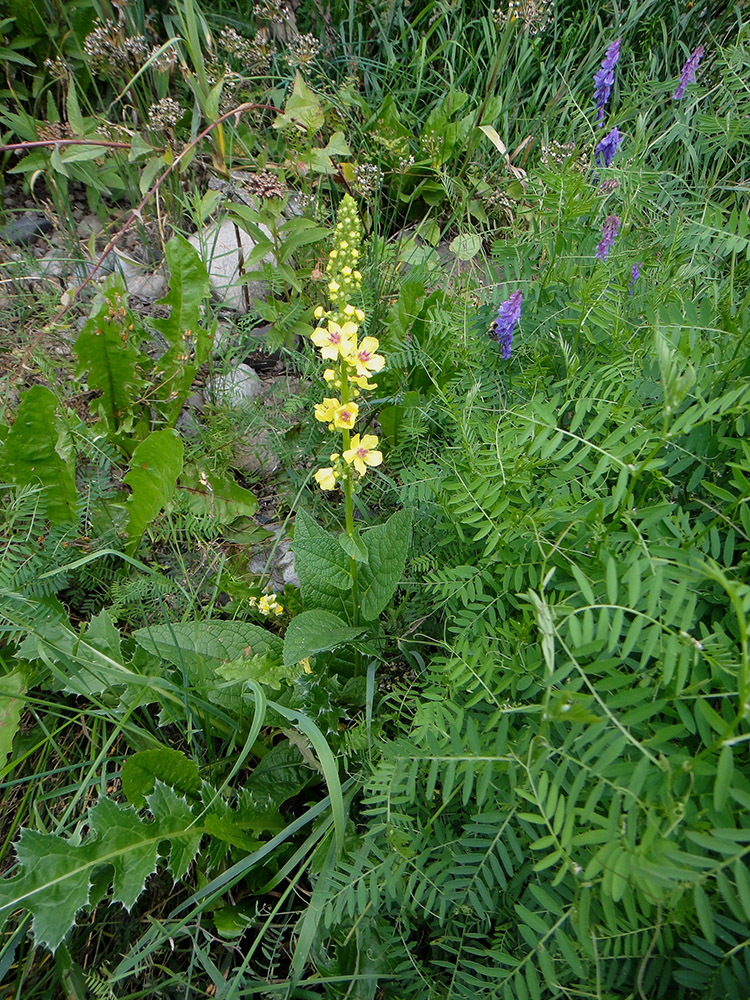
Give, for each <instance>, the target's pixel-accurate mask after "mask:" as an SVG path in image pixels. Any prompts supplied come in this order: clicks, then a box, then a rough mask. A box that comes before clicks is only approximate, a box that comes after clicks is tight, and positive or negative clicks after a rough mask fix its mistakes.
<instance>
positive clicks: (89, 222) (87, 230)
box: [78, 213, 104, 239]
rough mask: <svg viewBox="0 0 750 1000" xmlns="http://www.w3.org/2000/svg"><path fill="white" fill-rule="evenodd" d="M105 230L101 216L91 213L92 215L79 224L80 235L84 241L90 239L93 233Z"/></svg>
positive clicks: (86, 216)
mask: <svg viewBox="0 0 750 1000" xmlns="http://www.w3.org/2000/svg"><path fill="white" fill-rule="evenodd" d="M103 229H104V226H102V224H101V222H100V220H99V216H98V215H94V214H93V213H91V214H90V215H84V217H83V218H82V219H81V221H80V222H79V223H78V235H79V236H80V237H81V238H82V239H88V238H89V236H91V234H92V233H96V234H98V233H100V232H101V231H102V230H103Z"/></svg>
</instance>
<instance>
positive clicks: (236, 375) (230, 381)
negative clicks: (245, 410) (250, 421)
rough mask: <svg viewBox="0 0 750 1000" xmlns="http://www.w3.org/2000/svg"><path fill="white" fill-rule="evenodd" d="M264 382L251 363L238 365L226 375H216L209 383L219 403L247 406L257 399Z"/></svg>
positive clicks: (212, 393) (213, 395)
mask: <svg viewBox="0 0 750 1000" xmlns="http://www.w3.org/2000/svg"><path fill="white" fill-rule="evenodd" d="M262 388H263V383H262V382H261V380H260V379H259V378H258V373H257V372H256V371H254V370H253V369H252V368H251V367H250V365H237V367H236V368H234V369H233V370H232V371H231V372H227V374H226V375H216V376H214V378H212V379H211V381H210V383H209V390H210V392H211V395H212V397H213V398H214V400H215V401H216V402H217V403H226V404H228V405H229V406H246V405H247V404H248V403H252V401H253V400H254V399H257V398H258V397H259V396H260V395H261V392H262Z"/></svg>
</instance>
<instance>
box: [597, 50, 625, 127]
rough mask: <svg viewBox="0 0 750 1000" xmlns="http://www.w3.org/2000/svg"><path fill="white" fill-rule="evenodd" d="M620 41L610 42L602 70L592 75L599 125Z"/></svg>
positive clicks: (610, 91) (618, 54)
mask: <svg viewBox="0 0 750 1000" xmlns="http://www.w3.org/2000/svg"><path fill="white" fill-rule="evenodd" d="M621 41H622V39H621V38H618V39H617V41H615V42H612V44H611V45H610V46H609V48H608V49H607V54H606V56H605V57H604V59H603V60H602V68H601V69H598V70H597V71H596V73H594V100H595V101H596V107H597V109H598V110H597V115H596V120H597V121H598V122H599V124H600V125H601V124H602V122H603V121H604V105H605V104H606V103H607V101H608V100H609V95H610V94H611V93H612V85H613V84H614V82H615V66H616V65H617V60H618V59H619V58H620V42H621Z"/></svg>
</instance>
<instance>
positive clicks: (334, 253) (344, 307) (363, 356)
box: [311, 195, 385, 496]
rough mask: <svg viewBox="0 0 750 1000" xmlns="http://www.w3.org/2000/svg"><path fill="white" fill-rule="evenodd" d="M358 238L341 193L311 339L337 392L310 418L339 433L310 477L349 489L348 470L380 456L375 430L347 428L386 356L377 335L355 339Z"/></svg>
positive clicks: (349, 202)
mask: <svg viewBox="0 0 750 1000" xmlns="http://www.w3.org/2000/svg"><path fill="white" fill-rule="evenodd" d="M361 241H362V225H361V223H360V221H359V215H358V213H357V206H356V204H355V202H354V199H353V198H352V197H351V196H350V195H345V196H344V198H343V199H342V202H341V207H340V209H339V217H338V221H337V223H336V228H335V231H334V245H333V248H332V250H331V252H330V254H329V255H328V265H327V267H326V273H327V275H328V279H329V281H328V294H329V298H330V301H331V305H332V307H333V308H331V309H330V310H326V309H324V307H323V306H318V308H317V309H316V310H315V318H316V319H317V321H318V327H317V329H316V330H314V331H313V334H312V338H311V339H312V342H313V343H314V344H315V346H316V347H317V348H318V349H319V350H320V354H321V357H322V358H323V360H324V361H328V362H330V363H331V366H330V367H328V368H326V369H325V371H324V373H323V378H324V379H325V380H326V382H327V383H328V385H329V386H330V391H331V392H332V393H333V392H335V393H337V394H336V395H333V394H332V395H330V396H326V397H325V398H324V399H323V401H322V402H321V403H318V404H317V405H316V406H315V419H316V420H319V421H320V422H321V423H324V424H327V425H328V429H329V430H332V431H335V430H338V431H341V434H342V449H341V452H334V453H333V454H332V455H331V465H330V466H327V467H326V468H323V469H318V471H317V472H316V473H315V479H316V481H317V483H318V485H319V486H320V488H321V489H323V490H333V489H335V488H336V486H337V484H338V483H340V482H343V483H344V486H345V489H348V490H351V486H352V482H353V473H355V472H356V474H357V476H358V478H360V479H361V478H362V476H364V474H365V473H366V472H367V469H368V468H372V467H374V466H377V465H380V463H381V462H382V461H383V455H382V453H381V452H380V451H378V450H377V447H376V446H377V443H378V439H377V437H376V436H375V435H374V434H364V435H362V436H360V435H359V434H352V433H351V432H352V431H353V430H354V427H355V424H356V421H357V417H358V416H359V404H358V403H357V402H356V400H357V398H358V397H359V396H360V395H361V393H362V392H363V391H370V390H372V389H375V388H376V385H375V383H374V382H370V381H369V378H370V375H372V374H374V373H376V372H379V371H380V370H381V369H382V368H383V366H384V365H385V358H384V357H383V356H382V355H380V354H378V353H377V350H378V341H377V339H376V338H375V337H363V338H362V339H361V340H360V339H359V329H360V327H361V326H362V324H363V323H364V321H365V314H364V311H363V310H362V309H360V308H359V307H357V306H355V305H354V304H353V302H352V299H353V298H354V295H355V293H357V292H358V291H359V289H360V286H361V283H362V275H361V274H360V272H359V269H358V264H359V256H360V244H361ZM347 496H349V494H348V493H347Z"/></svg>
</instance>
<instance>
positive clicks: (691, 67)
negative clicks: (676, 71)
mask: <svg viewBox="0 0 750 1000" xmlns="http://www.w3.org/2000/svg"><path fill="white" fill-rule="evenodd" d="M704 52H705V49H704V48H703V46H702V45H699V46H698V48H697V49H696V50H695V52H694V53H693V54H692V55H691V56H690V58H689V59H688V60H687V62H686V63H685V65H684V66H683V67H682V72H681V73H680V83H679V86H678V87H677V90H675V92H674V94H672V100H673V101H681V100H682V98H683V97H684V96H685V88H686V87H687V85H688V84H689V83H692V82H693V81H694V80H695V73H696V70H697V69H698V65H699V63H700V61H701V59H702V58H703V53H704Z"/></svg>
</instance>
